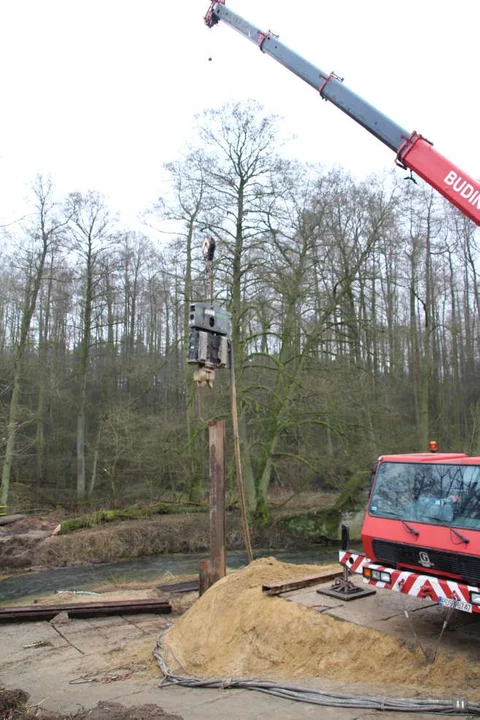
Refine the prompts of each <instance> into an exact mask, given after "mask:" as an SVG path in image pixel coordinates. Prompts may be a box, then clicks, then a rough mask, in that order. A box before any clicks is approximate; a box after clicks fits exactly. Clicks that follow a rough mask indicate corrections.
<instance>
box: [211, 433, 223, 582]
mask: <svg viewBox="0 0 480 720" xmlns="http://www.w3.org/2000/svg"><path fill="white" fill-rule="evenodd" d="M208 444H209V449H210V563H211V570H212V582H217V580H220V578H222V577H225V575H226V573H227V565H226V559H225V421H224V420H215V421H214V422H211V423H209V425H208Z"/></svg>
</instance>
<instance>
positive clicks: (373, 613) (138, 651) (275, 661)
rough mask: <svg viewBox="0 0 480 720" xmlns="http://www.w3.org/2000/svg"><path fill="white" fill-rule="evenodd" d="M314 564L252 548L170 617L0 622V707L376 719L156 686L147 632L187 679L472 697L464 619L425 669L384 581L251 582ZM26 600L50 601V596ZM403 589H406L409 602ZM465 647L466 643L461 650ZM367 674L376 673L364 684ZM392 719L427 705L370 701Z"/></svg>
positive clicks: (9, 710) (231, 717)
mask: <svg viewBox="0 0 480 720" xmlns="http://www.w3.org/2000/svg"><path fill="white" fill-rule="evenodd" d="M324 570H325V567H320V566H296V565H288V564H286V563H280V562H279V561H277V560H275V559H274V558H265V559H262V560H258V561H255V562H254V563H252V565H250V566H249V567H247V568H244V569H243V570H240V571H237V572H234V573H232V574H231V575H229V576H227V577H226V578H224V579H223V580H221V581H220V582H218V583H216V585H214V586H213V587H212V588H210V590H208V591H207V593H205V594H204V595H203V596H202V597H201V598H198V594H197V593H195V592H190V593H186V594H184V595H178V596H176V597H175V596H174V595H171V596H170V599H171V600H173V607H174V613H173V614H172V615H134V616H128V617H121V616H116V617H106V618H98V619H89V620H69V619H68V617H67V618H65V617H64V618H60V617H57V618H56V619H54V620H52V621H51V622H32V623H22V624H20V623H17V624H6V625H0V677H1V678H2V683H3V684H4V689H3V692H0V703H1V702H3V710H2V705H1V704H0V718H2V720H4V719H5V720H33V718H43V720H67V719H68V720H73V718H77V719H78V720H87V718H88V720H104V719H105V720H154V719H155V718H165V719H168V718H170V720H173V718H182V719H183V720H207V719H208V720H211V719H212V718H219V720H223V719H225V720H267V718H268V719H269V720H270V719H271V717H272V715H273V716H275V718H276V720H299V718H310V717H311V718H319V717H321V718H322V720H358V718H362V720H366V719H367V718H368V720H373V717H374V716H375V717H379V716H378V713H372V712H371V711H369V710H361V711H359V710H358V709H352V708H350V709H349V708H342V709H339V708H329V707H325V708H322V709H320V708H318V707H316V706H314V705H306V704H303V703H298V702H294V701H289V700H285V699H281V698H275V697H271V696H265V695H263V694H262V693H258V692H249V691H247V690H232V689H199V688H183V687H179V686H175V685H171V684H167V685H165V684H164V683H163V682H162V679H163V676H162V673H161V671H160V668H159V666H158V663H157V661H156V659H155V658H154V657H153V649H154V647H155V643H156V641H157V640H158V638H159V636H162V644H163V645H162V646H163V647H164V648H165V649H166V650H167V656H165V657H166V658H167V659H168V664H169V666H170V668H171V669H173V670H174V671H177V672H178V670H180V671H181V672H182V673H185V674H195V675H196V676H197V677H198V676H200V677H201V676H206V675H207V676H211V675H212V674H214V675H216V676H217V677H220V678H222V677H223V678H227V677H235V676H237V677H238V675H239V674H241V675H243V676H246V677H252V678H255V679H267V678H271V679H276V680H278V681H280V682H282V681H283V682H287V683H289V684H292V683H294V684H296V685H303V686H308V687H312V688H315V689H317V690H322V691H327V692H331V691H333V692H335V693H337V692H338V693H339V694H345V695H347V696H348V695H354V696H357V695H376V696H381V697H385V696H405V695H408V696H411V695H419V694H420V695H428V696H432V695H434V696H436V697H444V698H446V697H448V698H450V699H451V698H452V697H458V696H459V695H460V696H461V697H464V698H465V697H467V698H470V699H471V700H474V699H475V698H476V697H478V695H479V691H478V687H479V677H480V676H479V665H478V659H477V658H476V648H477V647H478V644H477V636H476V635H475V628H474V627H473V626H470V625H466V626H465V627H463V626H462V627H459V628H457V630H456V631H455V632H459V633H460V635H459V638H460V640H458V639H457V641H456V643H453V644H452V643H450V644H448V643H449V640H448V639H447V637H446V636H445V639H444V643H445V648H446V649H448V650H449V652H448V653H445V654H442V657H441V658H439V659H440V662H438V663H436V664H434V665H433V666H431V667H430V668H429V667H427V666H426V664H425V659H424V658H422V657H420V656H419V654H418V652H415V649H414V648H413V649H412V648H411V647H410V645H409V643H407V642H406V641H405V638H406V636H407V635H408V631H409V628H408V626H407V625H406V619H405V616H404V614H403V612H402V611H401V609H400V608H399V607H398V606H397V605H395V602H394V600H393V599H392V597H391V596H392V595H393V594H392V593H387V592H386V591H384V593H383V595H382V598H384V599H382V598H381V597H380V593H379V597H378V598H377V597H374V598H366V599H365V600H360V601H357V604H355V603H342V602H339V601H338V600H333V599H332V600H331V602H330V601H329V600H328V598H327V599H325V598H322V597H321V596H320V595H318V594H317V592H316V589H315V588H307V589H306V590H304V591H299V592H294V593H288V594H287V595H286V596H283V597H281V598H279V597H269V596H267V595H265V594H264V593H262V590H261V585H262V583H263V582H266V581H275V580H281V579H292V578H294V577H298V576H299V575H305V574H307V575H310V574H312V572H315V571H324ZM152 592H157V591H156V590H155V589H154V588H142V589H136V590H130V591H128V593H127V594H128V597H131V598H132V599H133V598H138V597H141V596H143V597H151V595H150V594H149V593H152ZM113 595H115V596H116V597H120V598H122V599H124V598H125V597H126V594H125V593H124V592H122V591H119V589H118V588H117V589H116V590H115V592H114V593H108V595H107V594H106V595H103V596H102V599H113ZM81 597H82V596H75V595H73V594H72V597H71V598H70V600H71V601H73V602H77V601H78V600H79V599H80V598H81ZM58 599H59V595H58V594H57V595H55V596H53V600H54V601H55V602H58ZM67 599H68V598H67V597H65V598H64V600H65V601H66V600H67ZM38 600H39V602H41V603H47V604H48V603H49V602H52V598H43V599H41V598H39V599H38ZM83 600H84V601H91V600H92V596H83ZM415 600H416V599H415V598H412V602H413V601H415ZM382 603H383V604H382ZM433 610H434V609H432V608H431V607H426V608H424V607H423V606H422V607H421V608H419V609H418V612H417V610H413V609H412V610H411V612H416V614H417V615H418V616H419V621H418V624H417V630H418V633H419V636H420V638H421V640H422V642H423V641H425V642H429V641H431V642H435V636H434V633H436V632H437V631H438V628H439V627H441V618H440V616H439V617H436V616H435V615H432V612H433ZM423 613H425V615H424V616H422V614H423ZM460 615H464V613H460ZM421 616H422V617H423V619H422V617H421ZM416 622H417V621H416ZM422 623H423V624H422ZM479 624H480V623H479ZM471 628H473V629H471ZM472 632H473V633H474V634H473V635H472V634H471V633H472ZM454 634H455V633H452V635H454ZM462 643H464V644H463V645H462ZM450 651H451V652H450ZM470 651H472V653H473V654H472V655H471V656H470V657H469V655H468V653H469V652H470ZM473 651H475V652H473ZM442 653H443V651H442ZM413 678H415V682H414V681H413ZM372 679H373V680H374V681H375V682H376V683H377V684H376V685H372ZM7 691H10V694H9V693H8V692H7ZM12 692H13V694H11V693H12ZM26 693H28V694H29V697H27V695H26ZM2 712H3V714H2ZM393 717H395V718H397V717H401V718H402V720H407V718H412V720H413V717H415V720H423V719H424V718H425V720H426V717H428V716H425V715H422V714H417V715H416V716H412V715H410V714H409V713H402V714H401V715H398V714H395V713H385V714H383V713H382V720H383V719H384V718H385V720H386V719H387V718H389V719H390V718H393ZM430 717H431V716H430ZM437 717H441V716H440V715H437Z"/></svg>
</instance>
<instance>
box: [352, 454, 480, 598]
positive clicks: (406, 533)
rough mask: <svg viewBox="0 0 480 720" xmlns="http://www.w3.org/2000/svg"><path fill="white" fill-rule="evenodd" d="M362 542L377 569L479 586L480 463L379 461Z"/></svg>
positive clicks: (428, 458) (423, 458)
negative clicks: (378, 566)
mask: <svg viewBox="0 0 480 720" xmlns="http://www.w3.org/2000/svg"><path fill="white" fill-rule="evenodd" d="M362 541H363V546H364V550H365V554H366V556H367V557H368V558H369V559H370V560H371V561H372V562H374V563H379V564H380V565H382V566H388V567H390V568H394V569H397V570H410V571H414V572H421V573H422V574H423V575H430V576H436V577H441V578H444V579H446V580H449V579H452V580H457V581H458V580H460V581H462V582H464V583H468V584H469V585H470V584H471V585H479V584H480V457H468V456H467V455H465V454H463V453H450V454H448V453H438V454H436V453H420V454H408V455H385V456H381V457H380V458H379V460H378V463H377V467H376V470H375V474H374V478H373V484H372V488H371V491H370V496H369V500H368V506H367V511H366V514H365V520H364V523H363V528H362Z"/></svg>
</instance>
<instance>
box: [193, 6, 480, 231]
mask: <svg viewBox="0 0 480 720" xmlns="http://www.w3.org/2000/svg"><path fill="white" fill-rule="evenodd" d="M220 21H222V22H223V23H225V24H226V25H229V26H230V27H231V28H233V29H234V30H237V31H238V32H239V33H241V34H242V35H243V36H244V37H246V38H247V39H248V40H251V41H252V42H254V43H255V44H256V45H258V47H259V48H260V50H261V51H262V52H263V53H265V54H266V55H270V57H272V58H274V60H277V61H278V62H279V63H281V64H282V65H283V66H284V67H286V68H287V70H290V71H291V72H293V73H294V74H295V75H298V77H299V78H301V79H302V80H304V81H305V82H306V83H308V84H309V85H311V86H312V87H313V88H314V89H315V90H317V92H319V94H320V96H321V97H322V98H323V99H324V100H328V101H330V102H331V103H332V104H333V105H336V107H338V108H339V109H340V110H342V111H343V112H344V113H346V114H347V115H348V116H349V117H351V118H352V120H355V122H357V123H359V124H360V125H362V127H364V128H365V129H366V130H368V132H370V133H372V135H374V136H375V137H376V138H377V139H378V140H380V141H381V142H383V143H384V144H385V145H386V146H387V147H389V148H390V149H391V150H393V152H394V153H395V155H396V163H397V165H399V166H400V167H402V168H404V169H408V170H411V171H412V172H414V173H416V174H417V175H418V176H419V177H421V178H423V180H425V182H427V183H429V185H431V186H432V187H434V188H435V189H436V190H438V192H440V193H441V194H442V195H443V196H444V197H446V198H447V200H449V201H450V202H451V203H452V204H453V205H455V207H457V208H458V209H459V210H461V211H462V212H463V213H464V214H465V215H466V216H467V217H469V218H470V220H473V222H474V223H476V224H477V225H480V183H479V182H478V181H477V180H474V179H473V178H472V177H469V176H468V175H467V174H466V173H464V172H463V170H461V169H460V168H458V167H457V166H456V165H454V164H453V163H451V162H450V160H447V158H446V157H444V156H443V155H441V154H440V153H439V152H437V151H436V150H435V149H434V147H433V145H432V143H431V142H429V141H428V140H427V139H426V138H424V137H423V136H422V135H421V134H420V133H418V132H416V131H414V132H408V131H407V130H404V128H402V127H400V125H397V123H395V122H393V120H390V119H389V118H388V117H387V116H386V115H384V114H383V113H381V112H380V111H379V110H377V109H376V108H374V107H373V106H372V105H370V104H369V103H368V102H366V101H365V100H363V99H362V98H361V97H359V96H358V95H356V94H355V93H354V92H352V90H350V89H349V88H348V87H347V86H346V85H344V84H343V80H342V78H340V77H338V75H335V73H325V72H324V71H323V70H320V69H319V68H317V67H315V65H312V63H310V62H308V60H305V59H304V58H302V57H301V56H300V55H298V54H297V53H295V52H294V51H293V50H290V48H288V47H287V46H286V45H284V44H283V43H281V42H280V41H279V39H278V37H277V36H276V35H274V34H273V33H271V32H270V31H268V32H262V31H261V30H259V29H258V28H256V27H255V26H254V25H252V24H251V23H249V22H248V21H247V20H244V18H242V17H240V15H237V14H236V13H234V12H233V11H232V10H230V8H227V7H226V5H225V0H218V1H217V2H212V3H211V5H210V8H209V10H208V12H207V14H206V15H205V23H206V24H207V25H208V27H213V26H214V25H216V24H217V23H218V22H220Z"/></svg>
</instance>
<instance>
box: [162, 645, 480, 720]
mask: <svg viewBox="0 0 480 720" xmlns="http://www.w3.org/2000/svg"><path fill="white" fill-rule="evenodd" d="M163 635H164V633H162V634H161V635H160V636H159V638H158V640H157V642H156V644H155V648H154V650H153V655H154V657H155V659H156V660H157V662H158V665H159V667H160V670H161V671H162V673H163V675H164V680H163V681H162V684H163V683H170V684H172V685H180V686H181V687H189V688H210V689H212V688H218V689H220V690H225V689H227V688H228V689H232V688H240V689H243V690H256V691H257V692H263V693H267V694H269V695H275V696H276V697H281V698H285V700H294V701H296V702H304V703H310V704H311V705H323V706H324V707H341V708H359V709H362V710H385V711H389V712H418V713H432V714H436V715H470V716H473V715H478V716H480V703H475V702H470V701H469V700H466V699H464V700H462V699H455V700H452V701H447V700H442V699H439V698H401V697H398V698H397V697H378V696H376V697H375V696H368V695H339V694H337V693H333V692H323V691H322V690H312V689H311V688H302V687H297V686H296V685H283V684H279V683H276V682H273V681H270V680H248V679H242V678H228V679H225V678H195V677H188V676H184V675H175V673H173V672H172V671H171V670H170V668H169V667H168V664H167V661H166V657H165V656H166V653H165V649H164V647H163V644H162V638H163Z"/></svg>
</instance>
